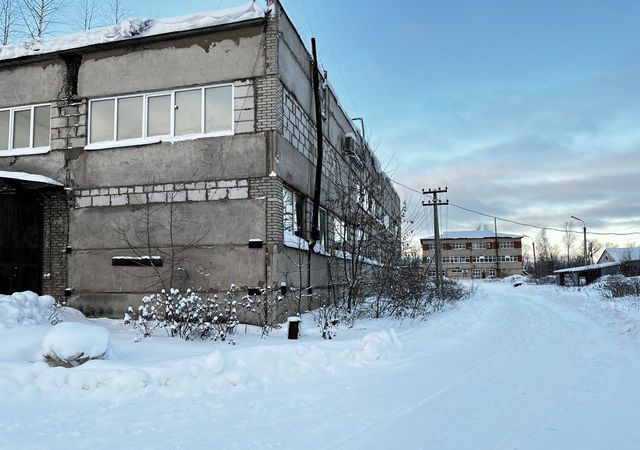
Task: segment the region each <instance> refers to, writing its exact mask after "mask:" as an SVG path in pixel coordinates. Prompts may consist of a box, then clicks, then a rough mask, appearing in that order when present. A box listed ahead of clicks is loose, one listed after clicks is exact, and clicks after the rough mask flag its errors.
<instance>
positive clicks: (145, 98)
mask: <svg viewBox="0 0 640 450" xmlns="http://www.w3.org/2000/svg"><path fill="white" fill-rule="evenodd" d="M222 87H230V88H231V102H230V103H231V104H230V119H231V120H230V123H231V127H230V129H228V130H225V131H214V132H209V133H207V132H206V129H205V126H206V124H205V121H206V115H205V114H206V110H205V103H206V98H205V95H206V90H207V89H211V88H222ZM187 91H200V132H199V133H191V134H185V135H176V133H175V122H176V120H175V116H176V93H179V92H187ZM163 95H170V96H171V105H170V114H169V120H170V127H169V134H166V135H153V136H149V134H148V132H149V129H148V126H149V110H148V103H149V98H153V97H161V96H163ZM133 97H142V130H141V135H140V137H138V138H130V139H121V140H119V139H118V134H117V132H118V102H119V100H120V99H125V98H133ZM104 100H113V101H114V102H113V103H114V106H113V107H114V116H113V117H114V120H113V139H112V140H110V141H97V142H93V140H92V136H91V123H92V120H93V114H92V110H93V108H92V106H93V103H95V102H99V101H104ZM234 118H235V107H234V86H233V84H232V83H223V84H214V85H207V86H202V87H196V88H193V87H191V88H184V89H174V90H171V91H157V92H150V93H144V94H129V95H119V96H112V97H101V98H96V99H92V100H90V101H89V126H88V127H87V129H88V134H89V136H88V142H89V144H90V145H91V144H109V143H114V144H117V143H127V142H132V141H145V140H147V141H153V140H155V139H160V138H171V139H176V140H180V139H190V138H193V137H194V136H199V137H213V136H228V135H231V134H233V132H234V128H235V119H234Z"/></svg>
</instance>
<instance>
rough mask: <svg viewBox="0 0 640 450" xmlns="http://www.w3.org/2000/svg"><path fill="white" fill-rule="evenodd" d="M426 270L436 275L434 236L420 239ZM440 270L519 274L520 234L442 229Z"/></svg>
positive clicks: (460, 274)
mask: <svg viewBox="0 0 640 450" xmlns="http://www.w3.org/2000/svg"><path fill="white" fill-rule="evenodd" d="M420 243H421V244H422V257H423V263H424V265H425V268H426V270H427V271H428V274H429V275H430V276H432V277H435V275H436V265H435V253H436V252H435V248H436V247H435V239H434V238H433V237H430V238H426V239H421V240H420ZM440 245H441V248H442V252H441V254H442V271H443V275H444V276H446V277H448V278H453V279H456V278H468V279H471V278H493V277H498V278H503V277H507V276H510V275H521V274H522V236H517V235H513V234H505V233H498V235H497V237H496V235H495V233H494V232H491V231H484V230H480V231H451V232H445V233H442V235H441V237H440Z"/></svg>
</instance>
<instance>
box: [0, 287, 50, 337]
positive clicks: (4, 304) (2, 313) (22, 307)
mask: <svg viewBox="0 0 640 450" xmlns="http://www.w3.org/2000/svg"><path fill="white" fill-rule="evenodd" d="M54 304H55V300H54V298H53V297H51V296H49V295H43V296H38V294H36V293H35V292H31V291H25V292H16V293H14V294H12V295H0V329H2V328H8V327H11V326H15V325H35V324H42V323H47V322H48V321H49V316H50V315H51V311H52V310H53V305H54Z"/></svg>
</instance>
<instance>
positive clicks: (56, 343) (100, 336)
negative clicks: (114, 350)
mask: <svg viewBox="0 0 640 450" xmlns="http://www.w3.org/2000/svg"><path fill="white" fill-rule="evenodd" d="M108 353H109V331H107V330H106V329H105V328H102V327H99V326H96V325H90V324H86V323H80V322H62V323H59V324H57V325H56V326H54V327H53V328H52V329H51V330H50V331H49V332H48V333H47V335H46V336H45V337H44V340H43V341H42V357H43V358H44V359H45V361H47V363H49V365H51V366H64V367H75V366H79V365H80V364H84V363H85V362H87V361H89V360H90V359H104V358H106V357H107V355H108Z"/></svg>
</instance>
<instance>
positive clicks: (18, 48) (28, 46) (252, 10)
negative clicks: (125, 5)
mask: <svg viewBox="0 0 640 450" xmlns="http://www.w3.org/2000/svg"><path fill="white" fill-rule="evenodd" d="M264 15H265V10H264V9H263V8H262V7H261V6H260V5H258V4H257V3H256V2H251V3H248V4H246V5H244V6H239V7H235V8H227V9H221V10H217V11H209V12H203V13H197V14H190V15H185V16H178V17H172V18H168V19H134V18H129V19H127V20H125V21H124V22H122V23H120V24H118V25H115V26H108V27H101V28H95V29H93V30H88V31H83V32H81V33H76V34H72V35H68V36H61V37H58V38H54V39H47V40H30V41H26V42H22V43H19V44H15V45H6V46H0V60H7V59H14V58H20V57H23V56H29V55H41V54H46V53H53V52H59V51H64V50H70V49H75V48H81V47H86V46H90V45H97V44H104V43H107V42H116V41H124V40H128V39H136V38H141V37H147V36H156V35H161V34H167V33H174V32H178V31H186V30H195V29H199V28H208V27H212V26H217V25H224V24H229V23H235V22H242V21H245V20H251V19H257V18H261V17H264Z"/></svg>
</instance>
